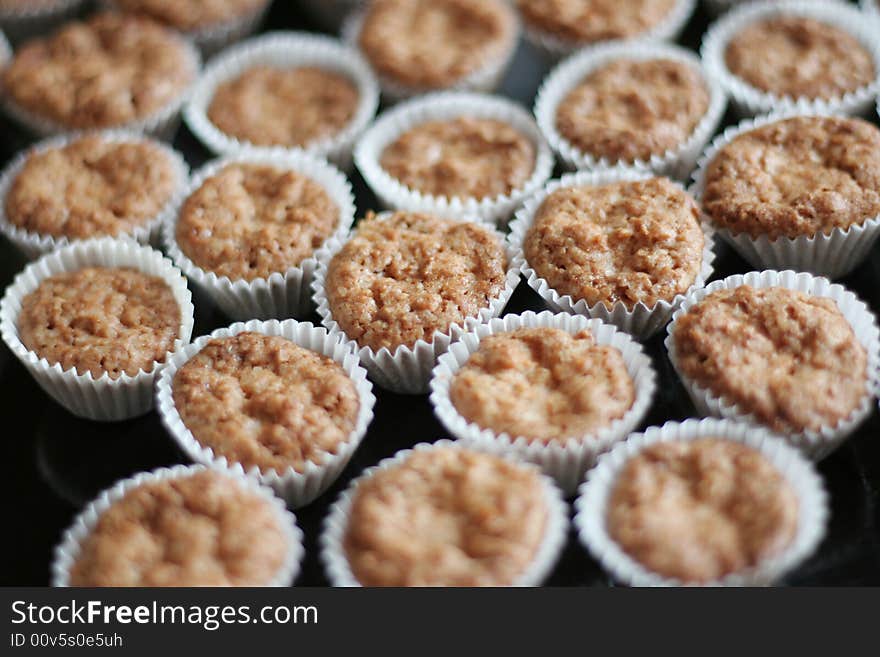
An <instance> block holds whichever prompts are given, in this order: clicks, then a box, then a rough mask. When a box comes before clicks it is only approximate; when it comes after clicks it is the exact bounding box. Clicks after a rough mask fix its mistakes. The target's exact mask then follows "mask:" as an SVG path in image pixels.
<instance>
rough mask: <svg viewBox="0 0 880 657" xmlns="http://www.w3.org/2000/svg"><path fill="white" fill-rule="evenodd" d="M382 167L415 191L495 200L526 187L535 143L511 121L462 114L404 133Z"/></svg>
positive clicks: (384, 154) (387, 150) (384, 156)
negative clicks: (511, 123)
mask: <svg viewBox="0 0 880 657" xmlns="http://www.w3.org/2000/svg"><path fill="white" fill-rule="evenodd" d="M379 163H380V164H381V166H382V168H383V169H384V170H385V171H386V172H387V173H388V175H390V176H391V177H392V178H395V179H397V180H398V181H399V182H401V183H402V184H404V185H406V186H407V187H409V188H410V189H414V190H417V191H419V192H422V193H424V194H432V195H434V196H446V197H449V198H452V197H460V198H477V199H484V198H494V197H497V196H502V195H505V194H510V193H511V192H513V191H514V190H516V189H518V188H520V187H522V186H523V185H525V184H526V183H527V182H528V181H529V179H530V178H531V177H532V172H533V171H534V169H535V144H534V143H533V142H532V140H531V139H529V138H528V137H527V136H525V135H523V134H522V133H520V132H519V131H518V130H517V129H516V128H514V127H513V126H512V125H510V124H509V123H506V122H504V121H498V120H496V119H480V118H474V117H467V116H462V117H458V118H456V119H452V120H449V121H429V122H427V123H423V124H421V125H418V126H416V127H414V128H411V129H409V130H407V131H406V132H404V133H403V134H402V135H401V136H400V137H398V138H397V139H396V140H395V141H393V142H392V143H391V144H389V145H388V146H387V147H386V148H385V150H384V151H383V152H382V155H381V158H380V161H379Z"/></svg>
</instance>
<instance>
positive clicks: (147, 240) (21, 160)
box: [0, 130, 189, 259]
mask: <svg viewBox="0 0 880 657" xmlns="http://www.w3.org/2000/svg"><path fill="white" fill-rule="evenodd" d="M90 135H96V136H99V137H101V138H102V139H103V140H105V141H109V142H113V143H126V144H127V143H144V142H149V143H152V144H154V145H155V146H157V147H158V148H160V149H161V150H162V152H163V153H165V155H166V156H167V157H168V161H169V162H170V163H171V166H172V169H173V172H174V177H175V185H174V192H173V194H172V196H171V198H170V199H169V200H168V202H167V203H165V205H164V206H163V207H162V209H161V210H160V211H159V213H158V214H156V216H155V217H153V218H152V219H149V220H148V221H146V222H144V223H142V224H141V225H139V226H137V227H135V228H134V229H133V230H132V231H131V232H129V233H124V234H120V235H115V236H114V237H131V238H133V239H134V240H136V241H137V242H139V243H141V244H145V245H146V244H148V245H152V246H158V245H159V241H160V240H159V235H160V233H161V229H162V224H163V222H164V221H165V220H166V217H167V216H168V215H169V214H170V213H171V212H173V211H174V209H175V208H176V207H177V205H178V204H179V203H180V199H181V195H182V194H183V192H184V190H185V189H186V185H187V183H188V182H189V166H188V165H187V163H186V160H184V159H183V156H182V155H181V154H180V153H178V152H177V151H175V150H174V149H173V148H171V147H170V146H168V145H166V144H164V143H162V142H158V141H156V140H153V139H149V138H148V137H145V136H144V135H142V134H139V133H136V132H129V131H125V130H103V131H96V132H93V133H91V132H77V133H69V134H66V135H60V136H57V137H50V138H48V139H45V140H43V141H41V142H40V143H38V144H35V145H34V146H32V147H30V148H28V149H27V150H24V151H21V152H20V153H19V154H18V155H17V156H16V157H15V158H13V160H12V161H11V162H10V163H9V164H8V165H7V166H6V168H5V169H4V170H3V173H2V174H0V232H2V233H3V234H4V235H5V236H6V237H7V238H8V239H9V241H10V242H12V243H13V244H14V245H15V246H16V247H17V248H18V250H19V251H21V252H22V253H23V254H24V255H25V256H26V257H27V258H29V259H33V258H37V257H39V256H41V255H43V254H44V253H48V252H49V251H53V250H55V249H56V248H59V247H62V246H66V245H67V244H69V243H70V242H71V241H76V240H70V239H69V238H68V237H66V236H60V237H54V236H52V235H44V234H41V233H35V232H31V231H28V230H26V229H24V228H21V227H20V226H16V225H15V224H13V223H11V222H10V221H9V218H8V217H7V216H6V196H7V194H8V193H9V190H10V188H11V187H12V184H13V183H14V182H15V179H16V178H17V177H18V174H19V173H21V170H22V168H23V167H24V165H25V163H26V162H27V161H28V159H30V158H31V157H32V156H34V155H38V154H41V153H45V152H46V151H49V150H54V149H59V148H64V147H65V146H67V145H68V144H70V143H72V142H74V141H77V140H78V139H80V138H82V137H87V136H90Z"/></svg>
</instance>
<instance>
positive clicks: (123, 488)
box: [51, 465, 305, 587]
mask: <svg viewBox="0 0 880 657" xmlns="http://www.w3.org/2000/svg"><path fill="white" fill-rule="evenodd" d="M204 469H205V467H204V466H201V465H190V466H186V465H177V466H174V467H171V468H160V469H158V470H153V471H152V472H141V473H139V474H137V475H134V476H133V477H130V478H128V479H123V480H121V481H119V482H117V483H116V484H115V485H114V486H112V487H111V488H108V489H107V490H105V491H103V492H101V494H100V495H98V497H97V498H96V499H95V500H94V501H92V502H91V503H90V504H89V505H88V506H87V507H86V508H85V509H84V510H83V511H82V512H80V513H79V515H77V516H76V518H75V519H74V521H73V523H72V524H71V526H70V527H69V528H68V529H67V530H66V531H65V532H64V535H63V536H62V538H61V542H60V543H59V544H58V545H57V546H56V547H55V551H54V555H53V561H52V567H51V574H52V586H54V587H67V586H70V569H71V568H72V567H73V565H74V564H75V563H76V560H77V559H78V558H79V555H80V552H81V550H82V543H83V541H85V540H86V539H87V538H88V536H89V534H91V532H92V530H93V529H94V528H95V526H96V525H97V524H98V520H99V519H100V517H101V514H102V513H104V512H105V511H106V510H107V509H109V508H110V507H111V506H112V505H113V504H114V503H115V502H118V501H119V500H121V499H122V498H123V497H124V496H125V495H126V494H127V493H128V492H130V491H132V490H134V489H135V488H138V487H140V486H142V485H145V484H152V483H156V482H160V481H170V480H174V479H184V478H186V477H191V476H192V475H194V474H196V473H198V472H201V471H202V470H204ZM226 474H227V476H228V477H229V478H230V479H231V482H230V483H231V484H232V485H237V486H240V487H241V488H242V490H244V491H247V492H248V493H253V494H256V495H259V496H260V497H261V498H263V499H264V500H265V501H266V502H267V503H268V504H270V505H271V506H272V510H273V512H274V513H275V514H276V515H277V517H278V524H279V525H280V527H281V528H282V530H283V531H284V534H285V539H286V541H287V553H286V554H285V558H284V563H283V564H282V566H281V568H280V569H279V570H278V572H277V573H276V574H275V576H274V577H273V578H272V580H271V581H269V582H267V583H266V585H265V586H273V587H274V586H290V585H291V584H293V582H294V580H296V577H297V575H299V570H300V562H301V561H302V558H303V555H304V553H305V550H304V548H303V533H302V530H300V528H299V527H298V526H297V524H296V516H294V515H293V513H291V512H290V511H288V510H287V509H286V508H285V507H284V504H283V503H282V502H281V500H279V499H278V498H277V497H275V495H273V494H272V492H271V491H270V490H269V489H267V488H265V487H264V486H260V485H258V484H257V483H256V482H255V481H254V480H253V479H249V478H247V477H245V476H243V475H237V474H234V473H226Z"/></svg>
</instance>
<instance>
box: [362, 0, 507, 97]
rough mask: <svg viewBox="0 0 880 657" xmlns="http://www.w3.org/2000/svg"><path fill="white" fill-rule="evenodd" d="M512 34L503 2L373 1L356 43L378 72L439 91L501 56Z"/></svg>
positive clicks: (490, 0)
mask: <svg viewBox="0 0 880 657" xmlns="http://www.w3.org/2000/svg"><path fill="white" fill-rule="evenodd" d="M515 37H516V19H515V17H514V14H513V12H512V11H511V9H510V8H509V7H508V6H507V4H506V3H505V2H504V1H503V0H372V2H371V3H370V4H369V7H368V9H367V11H366V15H365V17H364V22H363V27H362V29H361V31H360V38H359V45H360V48H361V50H362V51H363V53H364V55H365V56H366V57H367V59H368V60H369V61H370V64H372V66H373V68H374V69H376V71H377V72H378V73H379V74H380V75H382V76H386V77H388V78H390V79H391V80H393V81H394V82H397V83H399V84H403V85H409V86H412V87H419V88H428V89H442V88H446V87H450V86H453V85H454V84H455V83H456V82H459V81H461V80H462V79H463V78H465V77H467V76H468V75H471V74H473V73H475V72H477V71H479V70H480V69H482V68H483V67H485V66H486V65H487V64H488V63H489V62H491V61H493V60H494V59H497V58H499V57H502V56H503V55H504V52H505V51H506V50H507V49H508V48H509V47H510V45H511V42H512V41H513V40H514V39H515Z"/></svg>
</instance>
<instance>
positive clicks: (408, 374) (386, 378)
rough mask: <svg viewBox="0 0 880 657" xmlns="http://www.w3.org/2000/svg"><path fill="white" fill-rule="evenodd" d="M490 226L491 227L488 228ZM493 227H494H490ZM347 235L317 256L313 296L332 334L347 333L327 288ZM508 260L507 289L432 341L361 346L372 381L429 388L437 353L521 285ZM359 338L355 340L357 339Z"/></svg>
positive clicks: (402, 388) (495, 312) (415, 391)
mask: <svg viewBox="0 0 880 657" xmlns="http://www.w3.org/2000/svg"><path fill="white" fill-rule="evenodd" d="M390 215H391V213H388V212H386V213H382V214H380V215H378V218H380V219H385V218H387V217H389V216H390ZM487 229H488V228H487ZM489 230H491V229H489ZM495 235H496V236H497V239H498V240H499V243H501V244H503V241H504V237H503V236H502V235H501V234H500V233H497V232H496V233H495ZM345 241H346V240H344V239H341V238H339V237H334V238H333V239H331V240H330V241H329V242H327V243H326V244H325V245H324V247H323V248H322V249H321V250H320V251H318V253H317V254H316V256H315V257H316V258H317V260H318V268H317V270H316V271H315V277H314V281H313V282H312V290H313V291H314V295H313V297H312V298H313V300H314V302H315V306H317V310H318V315H320V316H321V324H323V325H324V327H325V328H326V329H327V330H328V331H330V333H331V334H333V335H335V334H340V335H343V336H345V339H346V340H351V338H349V336H348V335H346V334H345V332H344V331H343V330H342V329H341V328H340V327H339V324H337V323H336V320H334V319H333V313H332V312H331V310H330V304H329V302H328V301H327V294H326V292H325V291H324V281H325V279H326V277H327V266H328V265H329V264H330V261H331V260H332V259H333V256H335V255H336V254H337V253H338V252H339V250H340V249H341V248H342V246H343V245H344V244H345ZM505 251H506V255H507V261H508V269H507V276H506V278H505V284H504V289H503V290H502V291H501V293H500V294H499V295H498V296H497V297H495V298H494V299H492V300H491V301H490V302H489V305H487V306H486V307H485V308H483V309H482V310H480V312H479V314H478V315H477V316H476V317H468V318H466V319H465V320H464V322H462V323H453V324H452V325H451V326H450V327H449V330H448V331H446V332H440V331H435V332H434V335H433V337H432V339H431V341H430V342H428V341H426V340H418V341H416V343H415V344H414V345H413V346H411V347H410V346H408V345H400V346H399V347H397V349H395V350H394V351H393V352H392V351H390V350H389V349H388V348H386V347H382V348H381V349H379V350H378V351H375V350H373V349H372V348H371V347H360V346H358V347H357V349H358V351H357V354H358V358H360V362H361V365H363V366H364V367H365V368H366V370H367V372H369V374H370V378H371V379H372V380H373V382H374V383H375V384H376V385H378V386H379V387H381V388H384V389H386V390H391V391H393V392H397V393H403V394H410V395H420V394H424V393H426V392H428V383H429V381H430V380H431V370H432V369H434V365H435V364H436V363H437V357H438V356H440V355H441V354H443V353H445V352H446V350H447V349H448V348H449V345H450V344H451V343H452V341H453V340H455V339H457V338H458V337H459V336H460V335H461V334H462V333H463V332H464V331H466V330H468V329H470V328H471V327H472V326H474V325H477V324H483V323H485V322H487V321H489V320H490V319H492V318H493V317H498V316H499V315H500V314H501V313H502V312H503V311H504V307H505V306H506V305H507V302H508V301H509V300H510V297H511V296H512V295H513V292H514V290H516V288H517V286H518V285H519V270H518V269H516V268H515V267H514V266H513V262H512V257H511V253H510V251H509V250H507V249H505ZM355 342H356V341H355Z"/></svg>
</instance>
